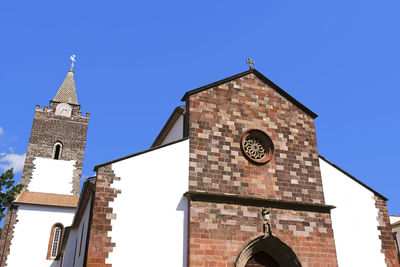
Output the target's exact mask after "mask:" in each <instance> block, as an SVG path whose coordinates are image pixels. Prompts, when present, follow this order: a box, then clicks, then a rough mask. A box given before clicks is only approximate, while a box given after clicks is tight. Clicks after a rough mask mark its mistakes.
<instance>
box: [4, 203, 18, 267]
mask: <svg viewBox="0 0 400 267" xmlns="http://www.w3.org/2000/svg"><path fill="white" fill-rule="evenodd" d="M17 222H18V207H17V206H11V207H10V208H8V209H7V214H6V217H5V220H4V226H3V233H2V235H1V239H0V267H4V266H7V257H8V255H9V254H10V246H11V241H12V239H13V237H14V228H15V225H16V224H17Z"/></svg>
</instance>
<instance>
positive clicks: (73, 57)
mask: <svg viewBox="0 0 400 267" xmlns="http://www.w3.org/2000/svg"><path fill="white" fill-rule="evenodd" d="M75 57H76V55H75V54H73V55H72V56H70V57H69V59H70V60H71V61H72V62H71V70H73V68H74V63H75V62H76V59H75Z"/></svg>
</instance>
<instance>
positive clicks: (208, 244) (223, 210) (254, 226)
mask: <svg viewBox="0 0 400 267" xmlns="http://www.w3.org/2000/svg"><path fill="white" fill-rule="evenodd" d="M270 220H271V225H272V228H271V229H272V233H273V235H275V236H276V237H278V238H279V239H281V240H282V241H283V242H284V243H286V244H287V245H289V247H290V248H291V249H292V250H293V251H294V252H295V253H296V255H297V257H298V259H299V260H300V262H301V264H302V266H303V267H311V266H312V267H333V266H337V260H336V250H335V244H334V238H333V231H332V226H331V219H330V215H329V213H319V212H309V211H294V210H279V209H272V210H271V217H270ZM190 221H191V224H190V227H189V233H190V236H191V238H190V240H189V264H190V265H189V266H191V267H204V266H224V267H233V266H235V265H234V264H235V261H236V259H237V257H238V255H239V254H240V252H241V250H242V249H244V248H245V246H246V245H247V244H248V243H249V242H250V241H251V240H253V239H255V238H257V237H259V236H260V235H263V219H262V217H261V208H259V207H253V206H241V205H234V204H223V203H209V202H197V201H192V202H191V206H190Z"/></svg>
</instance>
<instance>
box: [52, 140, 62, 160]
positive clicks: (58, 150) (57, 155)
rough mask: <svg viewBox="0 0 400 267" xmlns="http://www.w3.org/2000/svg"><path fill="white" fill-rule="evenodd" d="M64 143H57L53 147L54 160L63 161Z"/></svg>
mask: <svg viewBox="0 0 400 267" xmlns="http://www.w3.org/2000/svg"><path fill="white" fill-rule="evenodd" d="M61 153H62V143H61V142H56V143H55V144H54V146H53V159H61Z"/></svg>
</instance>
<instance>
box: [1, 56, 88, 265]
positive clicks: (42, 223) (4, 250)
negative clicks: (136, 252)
mask: <svg viewBox="0 0 400 267" xmlns="http://www.w3.org/2000/svg"><path fill="white" fill-rule="evenodd" d="M71 60H73V62H75V57H74V56H72V57H71ZM88 122H89V113H86V116H82V114H81V106H80V105H79V103H78V98H77V94H76V88H75V81H74V71H73V64H72V66H71V69H70V70H69V71H68V73H67V75H66V77H65V79H64V81H63V82H62V84H61V86H60V88H59V89H58V91H57V94H56V95H55V97H54V98H53V99H52V100H50V104H49V106H44V107H43V108H41V107H40V106H39V105H36V109H35V115H34V118H33V124H32V130H31V135H30V138H29V143H28V149H27V152H26V158H25V163H24V169H23V172H22V177H21V180H20V183H21V184H24V185H25V187H24V189H23V190H22V191H21V193H20V194H19V195H18V196H17V198H16V200H15V201H14V203H13V204H12V206H11V207H9V208H8V211H7V214H6V218H5V222H4V231H3V234H2V236H1V239H0V267H4V266H8V267H18V266H58V262H57V255H58V250H59V247H60V242H61V240H62V237H63V235H64V233H66V232H65V231H64V229H65V227H67V226H69V225H71V224H72V220H73V218H74V214H75V209H76V207H77V204H78V200H79V186H80V179H81V174H82V165H83V156H84V151H85V144H86V133H87V127H88Z"/></svg>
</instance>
